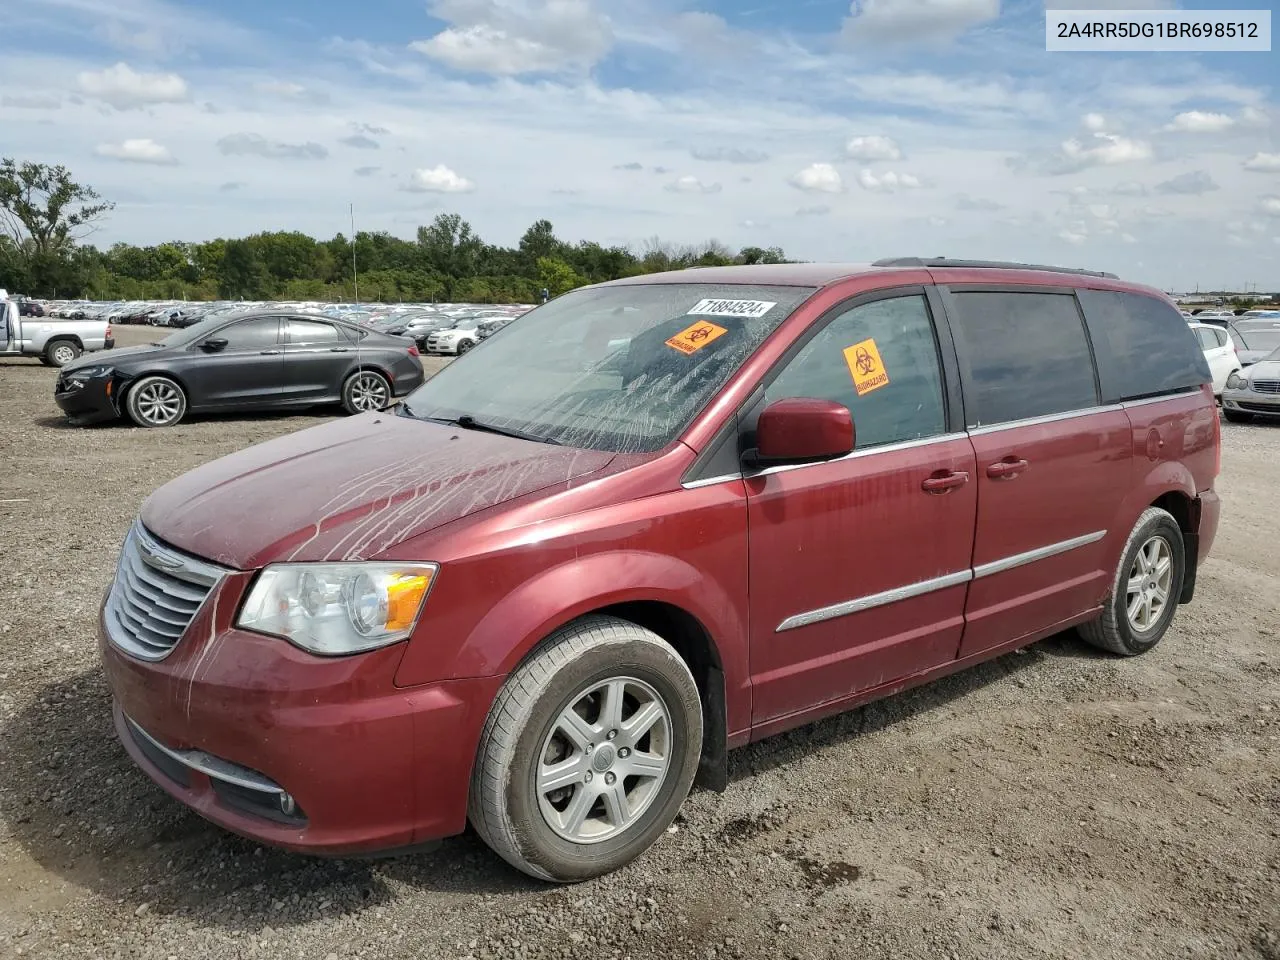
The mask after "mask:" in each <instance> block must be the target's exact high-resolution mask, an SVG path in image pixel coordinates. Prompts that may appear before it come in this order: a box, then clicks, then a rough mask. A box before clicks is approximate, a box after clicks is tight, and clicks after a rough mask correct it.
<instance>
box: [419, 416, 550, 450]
mask: <svg viewBox="0 0 1280 960" xmlns="http://www.w3.org/2000/svg"><path fill="white" fill-rule="evenodd" d="M422 419H423V420H430V421H431V422H432V423H444V424H449V425H451V426H457V427H462V429H464V430H480V431H483V432H484V433H497V434H501V435H502V436H504V437H515V438H516V439H517V440H532V441H533V442H534V443H549V444H552V445H553V446H557V447H558V446H561V443H560V441H559V440H557V439H555V438H554V437H544V436H540V435H539V434H536V433H527V432H526V431H524V430H516V429H514V428H512V427H500V426H498V425H497V424H493V423H485V422H484V421H482V420H477V419H476V418H475V417H473V416H472V415H471V414H469V413H462V414H459V415H458V416H456V417H423V418H422Z"/></svg>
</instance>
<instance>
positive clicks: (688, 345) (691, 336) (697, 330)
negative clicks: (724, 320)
mask: <svg viewBox="0 0 1280 960" xmlns="http://www.w3.org/2000/svg"><path fill="white" fill-rule="evenodd" d="M728 332H729V331H728V330H726V329H725V328H724V327H720V326H717V325H716V324H714V323H710V322H708V321H706V320H702V321H700V322H698V323H695V324H694V325H693V326H691V327H686V328H685V329H684V330H681V331H680V332H679V333H677V334H676V335H675V336H674V337H672V338H671V339H670V340H668V341H666V343H667V346H668V347H671V348H672V349H673V350H679V351H680V352H681V353H683V354H684V355H685V356H688V355H689V354H691V353H697V352H698V351H699V350H701V349H702V348H703V347H705V346H706V345H707V344H708V343H710V342H711V341H712V340H715V339H716V338H717V337H723V336H724V335H725V334H726V333H728Z"/></svg>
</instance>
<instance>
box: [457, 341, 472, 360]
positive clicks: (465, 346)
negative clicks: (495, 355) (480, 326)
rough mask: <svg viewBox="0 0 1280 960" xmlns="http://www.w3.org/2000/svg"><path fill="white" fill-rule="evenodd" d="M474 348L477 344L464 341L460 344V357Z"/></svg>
mask: <svg viewBox="0 0 1280 960" xmlns="http://www.w3.org/2000/svg"><path fill="white" fill-rule="evenodd" d="M474 346H475V344H474V343H472V342H471V341H470V340H463V341H462V342H461V343H460V344H458V356H462V355H463V354H464V353H467V352H468V351H470V349H471V348H472V347H474Z"/></svg>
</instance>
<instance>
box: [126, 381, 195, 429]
mask: <svg viewBox="0 0 1280 960" xmlns="http://www.w3.org/2000/svg"><path fill="white" fill-rule="evenodd" d="M124 408H125V412H126V413H128V414H129V419H130V420H132V421H133V422H134V423H136V424H137V425H138V426H140V427H171V426H173V425H174V424H175V423H178V422H179V421H180V420H182V418H183V417H184V416H186V413H187V394H186V392H185V391H184V390H183V389H182V387H181V386H180V385H179V384H178V383H176V382H175V381H173V380H170V379H169V378H168V377H160V376H152V377H143V378H142V379H141V380H139V381H138V382H137V383H135V384H134V385H133V386H132V387H130V388H129V393H128V395H127V396H126V397H125V403H124Z"/></svg>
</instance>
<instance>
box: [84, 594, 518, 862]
mask: <svg viewBox="0 0 1280 960" xmlns="http://www.w3.org/2000/svg"><path fill="white" fill-rule="evenodd" d="M250 578H251V575H250V574H243V573H235V574H232V575H229V576H228V577H227V578H225V580H224V581H223V583H222V584H221V586H220V587H219V588H215V589H216V591H217V592H216V594H215V595H213V596H211V597H210V598H209V601H208V602H207V603H206V604H205V605H204V606H203V607H202V608H201V611H200V612H199V613H197V615H196V617H195V619H194V620H193V621H192V623H191V625H190V626H189V627H188V629H187V630H186V632H185V634H184V635H183V637H182V639H181V640H179V641H178V643H177V645H176V647H175V648H174V649H173V651H172V653H170V654H169V655H168V656H167V657H165V658H164V659H163V660H160V661H155V662H144V661H141V660H137V659H134V658H132V657H130V656H128V655H126V654H125V653H124V652H123V651H121V650H120V649H119V648H118V647H117V646H116V645H115V643H114V642H112V641H111V640H110V638H109V637H108V635H107V623H106V621H105V620H104V619H102V618H101V617H100V618H99V649H100V652H101V655H102V660H103V666H104V671H105V674H106V678H107V682H108V685H109V686H110V689H111V693H112V697H113V700H114V711H115V723H116V731H117V734H118V735H119V737H120V741H121V743H122V744H123V745H124V747H125V750H126V751H127V752H128V753H129V755H130V757H132V758H133V760H134V762H135V763H137V764H138V766H140V767H141V768H142V769H143V770H144V771H145V772H146V773H147V774H148V775H149V776H150V777H151V778H152V779H153V780H154V781H155V782H156V783H157V784H158V785H159V786H160V787H161V788H162V789H163V790H164V791H165V792H166V793H168V794H169V795H170V796H172V797H174V798H176V799H177V800H180V801H181V802H183V803H185V804H186V805H187V806H189V807H191V808H192V809H193V810H195V811H196V812H197V813H199V814H200V815H201V816H203V817H205V818H206V819H207V820H210V821H212V822H213V823H215V824H218V825H219V826H221V827H223V828H225V829H227V830H230V831H232V832H234V833H237V834H240V835H241V836H245V837H249V838H251V839H253V840H257V841H260V842H263V843H267V844H271V845H273V846H279V847H283V848H285V849H289V850H294V851H298V852H305V853H315V854H326V855H356V854H369V853H376V852H380V851H385V850H391V849H396V848H400V847H408V846H415V845H417V844H421V843H425V842H427V841H431V840H437V839H440V838H442V837H446V836H450V835H452V834H456V833H460V832H461V831H462V830H463V828H464V827H465V825H466V808H467V793H468V787H469V781H470V776H471V765H472V761H473V759H474V756H475V749H476V745H477V743H478V741H479V736H480V731H481V728H482V726H483V724H484V720H485V717H486V715H487V713H488V710H489V706H490V704H491V703H492V701H493V698H494V696H495V695H496V694H497V690H498V688H499V686H500V685H501V682H502V678H499V677H494V678H484V679H477V680H458V681H449V682H444V683H434V684H427V685H423V686H418V687H410V688H397V687H396V686H395V683H394V676H395V671H396V667H397V666H398V664H399V662H400V658H401V656H402V654H403V650H404V648H403V645H396V646H393V647H386V648H383V649H381V650H375V651H372V652H370V653H367V654H362V655H357V656H352V657H338V658H323V657H316V656H312V655H311V654H308V653H305V652H304V651H302V650H299V649H298V648H296V647H294V646H292V645H291V644H289V643H288V642H286V641H284V640H279V639H275V638H271V637H264V636H259V635H257V634H254V633H249V632H247V631H242V630H237V629H235V628H234V627H232V626H231V621H232V618H233V617H234V613H235V608H236V606H237V605H238V600H239V597H240V595H241V592H242V591H243V589H244V588H245V587H246V586H247V584H248V582H249V580H250ZM285 793H287V794H288V798H289V802H288V803H284V804H282V802H281V801H282V794H285Z"/></svg>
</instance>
